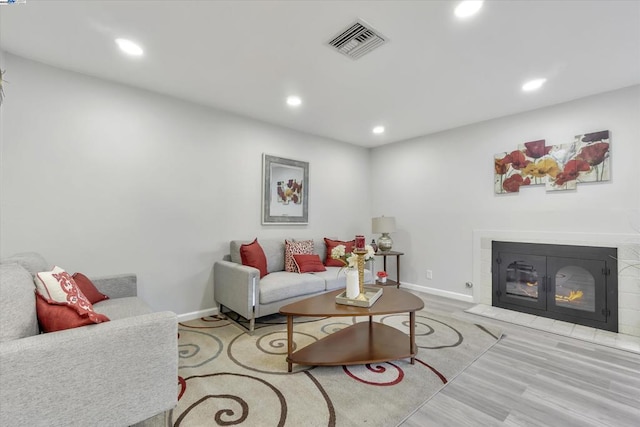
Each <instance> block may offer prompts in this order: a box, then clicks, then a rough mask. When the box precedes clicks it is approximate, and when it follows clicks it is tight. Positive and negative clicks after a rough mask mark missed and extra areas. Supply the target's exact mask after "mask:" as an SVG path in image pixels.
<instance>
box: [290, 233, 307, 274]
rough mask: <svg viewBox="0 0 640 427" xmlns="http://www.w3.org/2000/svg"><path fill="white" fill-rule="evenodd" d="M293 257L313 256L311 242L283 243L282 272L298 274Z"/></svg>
mask: <svg viewBox="0 0 640 427" xmlns="http://www.w3.org/2000/svg"><path fill="white" fill-rule="evenodd" d="M294 255H313V240H301V241H297V242H296V241H291V240H285V241H284V271H288V272H290V273H299V271H298V268H297V266H296V262H295V260H294V259H293V256H294Z"/></svg>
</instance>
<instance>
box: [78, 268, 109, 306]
mask: <svg viewBox="0 0 640 427" xmlns="http://www.w3.org/2000/svg"><path fill="white" fill-rule="evenodd" d="M71 277H72V278H73V281H74V282H76V285H78V288H80V290H81V291H82V293H83V294H84V296H85V297H87V299H88V300H89V302H90V303H91V304H95V303H97V302H99V301H102V300H105V299H109V297H108V296H106V295H105V294H103V293H102V292H100V291H99V290H98V289H97V288H96V285H94V284H93V282H92V281H91V279H89V278H88V277H87V276H85V275H84V274H82V273H73V276H71Z"/></svg>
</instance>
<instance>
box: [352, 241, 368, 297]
mask: <svg viewBox="0 0 640 427" xmlns="http://www.w3.org/2000/svg"><path fill="white" fill-rule="evenodd" d="M353 253H354V254H356V255H358V285H359V286H360V294H359V295H358V296H357V297H356V298H355V299H357V300H360V301H366V300H367V297H366V295H365V294H364V256H365V255H366V254H367V251H366V250H363V249H355V250H354V251H353Z"/></svg>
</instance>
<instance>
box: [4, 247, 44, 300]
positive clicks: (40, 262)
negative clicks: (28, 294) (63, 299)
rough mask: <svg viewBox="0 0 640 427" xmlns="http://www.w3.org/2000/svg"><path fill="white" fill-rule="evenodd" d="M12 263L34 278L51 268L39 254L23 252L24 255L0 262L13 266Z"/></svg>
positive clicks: (13, 256) (17, 255)
mask: <svg viewBox="0 0 640 427" xmlns="http://www.w3.org/2000/svg"><path fill="white" fill-rule="evenodd" d="M11 263H18V264H19V265H21V266H22V267H23V268H24V269H25V270H27V271H28V272H29V273H31V275H32V276H35V274H36V273H37V272H39V271H45V270H48V269H49V268H50V265H49V264H48V263H47V261H46V260H45V259H44V258H43V256H42V255H40V254H39V253H37V252H23V253H19V254H15V255H12V256H10V257H7V258H3V259H2V261H0V264H11ZM34 304H35V299H34ZM34 310H35V308H34Z"/></svg>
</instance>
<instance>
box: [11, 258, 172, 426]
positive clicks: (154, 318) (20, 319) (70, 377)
mask: <svg viewBox="0 0 640 427" xmlns="http://www.w3.org/2000/svg"><path fill="white" fill-rule="evenodd" d="M49 267H50V266H49V265H47V263H46V262H45V261H44V259H43V258H42V257H41V256H39V255H38V254H21V255H18V256H14V257H11V258H7V259H4V260H2V262H1V263H0V402H2V403H1V404H0V425H2V426H27V425H28V426H52V425H55V426H72V425H73V426H76V425H77V426H88V425H91V426H102V425H104V426H128V425H131V424H135V423H137V422H140V421H143V420H145V419H147V418H150V417H152V416H154V415H156V414H159V413H161V412H164V411H167V410H170V409H172V408H173V407H174V406H175V405H176V403H177V389H176V384H177V377H178V347H177V318H176V315H175V314H174V313H172V312H156V313H154V312H152V310H151V309H150V308H149V306H147V305H146V304H145V303H144V302H143V301H142V300H141V299H139V298H138V297H137V296H136V292H137V290H136V276H134V275H120V276H112V277H106V278H95V279H92V281H93V283H94V284H95V285H96V287H97V288H98V290H100V292H102V293H104V294H106V295H108V296H109V297H110V299H108V300H105V301H101V302H99V303H96V304H94V308H95V310H96V311H97V312H99V313H102V314H105V315H107V316H108V317H109V318H110V319H111V321H109V322H105V323H100V324H95V325H89V326H83V327H79V328H76V329H67V330H63V331H58V332H51V333H46V334H40V333H39V330H38V323H37V318H36V311H35V294H34V289H35V286H34V283H33V276H32V274H34V273H36V272H38V271H45V270H48V269H49Z"/></svg>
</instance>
